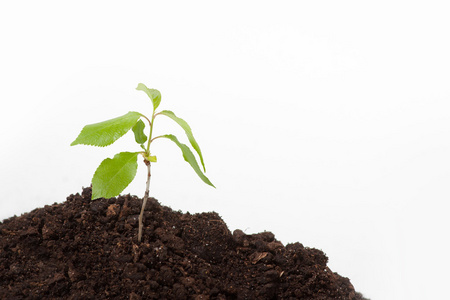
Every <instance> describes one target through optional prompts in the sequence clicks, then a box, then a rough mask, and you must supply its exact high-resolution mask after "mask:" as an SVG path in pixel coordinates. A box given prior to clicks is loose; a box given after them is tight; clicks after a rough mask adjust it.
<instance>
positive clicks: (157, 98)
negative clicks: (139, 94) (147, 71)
mask: <svg viewBox="0 0 450 300" xmlns="http://www.w3.org/2000/svg"><path fill="white" fill-rule="evenodd" d="M136 89H137V90H139V91H144V92H145V93H146V94H147V96H148V97H149V98H150V100H152V103H153V111H155V110H156V109H157V108H158V106H159V104H160V103H161V93H160V92H159V91H158V90H155V89H149V88H148V87H146V86H145V84H143V83H139V84H138V86H137V88H136Z"/></svg>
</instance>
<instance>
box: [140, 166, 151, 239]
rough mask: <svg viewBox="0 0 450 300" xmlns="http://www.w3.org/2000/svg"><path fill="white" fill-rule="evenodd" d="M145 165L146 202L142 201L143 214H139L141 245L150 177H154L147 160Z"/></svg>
mask: <svg viewBox="0 0 450 300" xmlns="http://www.w3.org/2000/svg"><path fill="white" fill-rule="evenodd" d="M144 163H145V164H146V165H147V184H146V187H145V195H144V200H143V201H142V208H141V213H140V214H139V233H138V242H139V243H140V242H141V240H142V227H143V225H144V223H143V220H142V219H143V217H144V210H145V206H146V205H147V200H148V195H149V190H150V177H151V176H152V175H151V173H150V162H149V161H148V160H146V159H145V160H144Z"/></svg>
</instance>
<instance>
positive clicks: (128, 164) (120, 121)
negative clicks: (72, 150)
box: [70, 83, 214, 242]
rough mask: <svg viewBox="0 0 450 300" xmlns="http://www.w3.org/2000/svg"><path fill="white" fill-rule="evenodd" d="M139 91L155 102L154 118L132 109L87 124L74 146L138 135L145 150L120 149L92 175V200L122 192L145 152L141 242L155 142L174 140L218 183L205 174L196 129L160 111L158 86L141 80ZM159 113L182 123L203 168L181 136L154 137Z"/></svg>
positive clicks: (108, 142)
mask: <svg viewBox="0 0 450 300" xmlns="http://www.w3.org/2000/svg"><path fill="white" fill-rule="evenodd" d="M136 89H137V90H139V91H143V92H145V93H146V94H147V96H148V97H149V98H150V100H151V101H152V104H153V113H152V115H151V117H150V118H148V117H146V116H145V115H143V114H141V113H138V112H135V111H130V112H128V113H127V114H125V115H123V116H120V117H117V118H114V119H110V120H107V121H104V122H100V123H95V124H90V125H86V126H84V127H83V129H82V130H81V132H80V134H79V135H78V137H77V138H76V139H75V141H73V142H72V143H71V144H70V145H71V146H74V145H78V144H83V145H91V146H98V147H105V146H109V145H111V144H112V143H114V142H115V141H116V140H118V139H119V138H120V137H122V136H123V135H124V134H126V133H127V132H128V131H130V129H131V130H132V131H133V133H134V138H135V140H136V143H138V144H139V145H140V147H141V148H142V150H143V151H139V152H120V153H118V154H116V155H115V156H114V157H113V158H112V159H111V158H106V159H105V160H103V161H102V163H101V164H100V165H99V166H98V168H97V170H96V171H95V173H94V176H93V178H92V200H94V199H97V198H111V197H115V196H117V195H119V194H120V193H121V192H122V191H123V190H124V189H125V188H126V187H127V186H128V185H129V184H130V183H131V182H132V181H133V179H134V177H135V176H136V171H137V167H138V164H137V157H138V155H141V156H142V157H143V158H144V163H145V165H146V166H147V183H146V187H145V194H144V200H143V203H142V208H141V213H140V215H139V232H138V241H139V242H141V239H142V227H143V216H144V209H145V206H146V204H147V199H148V197H149V189H150V177H151V173H150V164H151V163H152V162H156V156H154V155H152V153H151V152H150V146H151V145H152V143H153V142H154V141H155V140H157V139H159V138H165V139H169V140H171V141H172V142H174V143H175V144H176V145H177V146H178V147H179V148H180V149H181V152H182V154H183V158H184V160H185V161H186V162H188V163H189V164H190V165H191V167H192V168H193V169H194V171H195V173H197V175H198V176H199V177H200V179H201V180H203V182H205V183H206V184H208V185H210V186H212V187H214V185H213V184H212V183H211V181H209V179H208V178H207V177H206V176H205V175H204V172H206V168H205V163H204V161H203V156H202V152H201V150H200V147H199V145H198V143H197V141H196V140H195V138H194V135H193V134H192V130H191V128H190V127H189V125H188V123H186V121H184V120H183V119H181V118H179V117H177V116H176V115H175V114H174V113H173V112H172V111H169V110H163V111H160V112H156V109H157V108H158V106H159V104H160V103H161V93H160V92H159V91H158V90H155V89H149V88H147V87H146V86H145V85H144V84H142V83H139V84H138V86H137V88H136ZM157 116H166V117H169V118H170V119H172V120H174V121H175V122H176V123H177V124H178V125H180V126H181V128H183V130H184V132H185V133H186V136H187V138H188V140H189V142H190V144H191V146H192V148H193V149H194V150H195V151H196V152H197V155H198V157H199V158H200V163H201V166H202V168H200V166H199V164H198V163H197V159H196V158H195V156H194V154H193V153H192V151H191V150H190V148H189V147H188V146H187V145H185V144H182V143H180V142H179V141H178V139H177V137H175V136H174V135H172V134H165V135H160V136H156V137H153V136H152V133H153V126H154V123H155V118H156V117H157ZM142 120H144V121H146V122H147V123H148V125H149V133H148V137H147V135H145V133H144V129H145V123H144V122H143V121H142Z"/></svg>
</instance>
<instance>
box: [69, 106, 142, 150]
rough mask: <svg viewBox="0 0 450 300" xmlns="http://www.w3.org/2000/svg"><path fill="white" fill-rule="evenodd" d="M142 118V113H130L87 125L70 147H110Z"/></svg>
mask: <svg viewBox="0 0 450 300" xmlns="http://www.w3.org/2000/svg"><path fill="white" fill-rule="evenodd" d="M141 116H142V115H141V114H140V113H137V112H134V111H130V112H128V113H127V114H125V115H123V116H121V117H117V118H114V119H110V120H107V121H103V122H100V123H95V124H90V125H86V126H84V127H83V129H82V130H81V132H80V134H79V135H78V137H77V138H76V139H75V141H73V142H72V144H70V145H71V146H74V145H79V144H83V145H91V146H99V147H105V146H109V145H111V144H112V143H114V142H115V141H117V140H118V139H119V138H120V137H122V136H123V135H124V134H125V133H127V132H128V131H129V130H130V129H131V128H132V127H133V126H134V125H135V124H136V122H137V120H139V118H140V117H141Z"/></svg>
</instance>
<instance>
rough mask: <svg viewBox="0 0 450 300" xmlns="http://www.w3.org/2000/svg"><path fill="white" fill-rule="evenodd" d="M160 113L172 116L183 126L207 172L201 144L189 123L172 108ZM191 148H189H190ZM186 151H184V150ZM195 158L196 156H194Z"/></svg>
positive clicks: (204, 170)
mask: <svg viewBox="0 0 450 300" xmlns="http://www.w3.org/2000/svg"><path fill="white" fill-rule="evenodd" d="M159 114H160V115H164V116H167V117H169V118H171V119H172V120H174V121H175V122H177V123H178V125H180V126H181V128H183V129H184V131H185V132H186V135H187V137H188V139H189V142H190V143H191V145H192V148H194V150H195V151H197V153H198V156H199V157H200V162H201V163H202V166H203V172H206V168H205V163H204V162H203V156H202V151H201V150H200V146H199V145H198V144H197V141H196V140H195V139H194V135H193V134H192V130H191V127H190V126H189V125H188V123H187V122H186V121H185V120H183V119H181V118H178V117H177V116H176V115H175V114H174V113H173V112H171V111H170V110H163V111H162V112H160V113H159ZM188 149H189V148H188ZM183 153H184V152H183ZM194 158H195V157H194Z"/></svg>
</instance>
